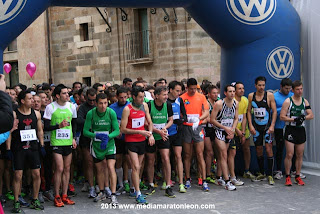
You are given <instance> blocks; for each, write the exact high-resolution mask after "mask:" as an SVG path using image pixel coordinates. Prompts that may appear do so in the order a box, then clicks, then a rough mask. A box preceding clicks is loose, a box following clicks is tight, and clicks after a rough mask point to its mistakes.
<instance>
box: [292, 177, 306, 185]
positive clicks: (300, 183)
mask: <svg viewBox="0 0 320 214" xmlns="http://www.w3.org/2000/svg"><path fill="white" fill-rule="evenodd" d="M294 182H295V183H296V184H298V185H299V186H304V185H305V183H304V182H303V181H302V179H301V178H300V177H297V178H295V179H294Z"/></svg>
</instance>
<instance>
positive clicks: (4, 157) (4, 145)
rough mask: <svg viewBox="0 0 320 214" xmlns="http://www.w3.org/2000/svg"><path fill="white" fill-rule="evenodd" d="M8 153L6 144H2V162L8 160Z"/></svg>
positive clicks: (0, 152)
mask: <svg viewBox="0 0 320 214" xmlns="http://www.w3.org/2000/svg"><path fill="white" fill-rule="evenodd" d="M6 152H7V148H6V143H3V144H1V146H0V159H1V160H6V159H7V158H6Z"/></svg>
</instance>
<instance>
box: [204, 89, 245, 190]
mask: <svg viewBox="0 0 320 214" xmlns="http://www.w3.org/2000/svg"><path fill="white" fill-rule="evenodd" d="M224 95H225V96H226V98H224V99H222V100H218V101H217V102H216V103H215V104H214V106H213V111H212V114H211V118H210V122H211V123H212V124H213V125H214V126H215V136H216V137H215V143H216V146H217V149H218V153H219V162H220V163H219V167H221V170H222V174H223V177H224V182H225V188H226V189H227V190H236V187H235V186H234V185H233V182H232V181H230V179H229V171H230V175H231V179H233V180H236V179H235V175H234V163H230V161H234V155H235V154H232V153H233V150H235V148H234V147H235V142H234V139H233V138H234V133H235V128H236V126H237V124H238V109H239V104H238V102H237V101H236V100H234V96H235V88H234V86H232V85H227V86H226V87H225V89H224ZM229 148H230V149H229ZM228 149H229V154H228ZM230 153H231V154H230ZM228 156H229V157H228ZM230 156H232V157H233V158H230ZM228 165H229V171H228Z"/></svg>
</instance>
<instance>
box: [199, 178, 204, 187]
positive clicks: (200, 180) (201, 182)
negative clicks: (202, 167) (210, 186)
mask: <svg viewBox="0 0 320 214" xmlns="http://www.w3.org/2000/svg"><path fill="white" fill-rule="evenodd" d="M202 184H203V181H202V178H198V185H199V186H202Z"/></svg>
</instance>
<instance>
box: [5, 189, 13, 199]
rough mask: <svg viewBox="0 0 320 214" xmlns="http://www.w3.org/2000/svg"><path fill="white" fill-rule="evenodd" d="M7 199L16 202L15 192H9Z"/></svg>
mask: <svg viewBox="0 0 320 214" xmlns="http://www.w3.org/2000/svg"><path fill="white" fill-rule="evenodd" d="M6 197H7V199H8V200H10V201H13V200H14V196H13V192H12V191H8V192H7V194H6Z"/></svg>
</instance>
